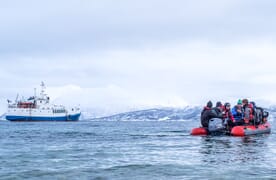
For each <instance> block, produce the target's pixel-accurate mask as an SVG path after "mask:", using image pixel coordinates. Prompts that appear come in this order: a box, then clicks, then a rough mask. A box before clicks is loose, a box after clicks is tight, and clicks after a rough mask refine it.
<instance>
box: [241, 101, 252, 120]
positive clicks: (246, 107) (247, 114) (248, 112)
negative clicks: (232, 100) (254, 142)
mask: <svg viewBox="0 0 276 180" xmlns="http://www.w3.org/2000/svg"><path fill="white" fill-rule="evenodd" d="M242 107H243V112H244V123H245V124H249V123H250V122H252V121H253V120H254V114H253V111H254V110H253V105H252V104H250V103H249V102H248V99H243V100H242Z"/></svg>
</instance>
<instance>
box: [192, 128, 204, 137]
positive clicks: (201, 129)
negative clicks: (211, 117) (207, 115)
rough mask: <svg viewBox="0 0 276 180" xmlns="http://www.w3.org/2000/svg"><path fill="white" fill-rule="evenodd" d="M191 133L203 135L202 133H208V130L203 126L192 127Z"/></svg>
mask: <svg viewBox="0 0 276 180" xmlns="http://www.w3.org/2000/svg"><path fill="white" fill-rule="evenodd" d="M191 135H193V136H204V135H208V131H207V129H206V128H203V127H198V128H193V129H192V131H191Z"/></svg>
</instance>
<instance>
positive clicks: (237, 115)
mask: <svg viewBox="0 0 276 180" xmlns="http://www.w3.org/2000/svg"><path fill="white" fill-rule="evenodd" d="M231 112H232V115H233V117H234V119H235V120H234V125H237V126H239V125H243V124H244V120H243V115H244V112H243V108H242V100H241V99H239V100H238V102H237V105H235V106H234V107H233V108H232V110H231Z"/></svg>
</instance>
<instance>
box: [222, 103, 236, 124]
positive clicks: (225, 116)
mask: <svg viewBox="0 0 276 180" xmlns="http://www.w3.org/2000/svg"><path fill="white" fill-rule="evenodd" d="M222 112H224V113H223V119H231V120H232V121H233V122H234V121H235V119H234V117H233V115H232V113H231V109H226V108H225V106H223V109H222Z"/></svg>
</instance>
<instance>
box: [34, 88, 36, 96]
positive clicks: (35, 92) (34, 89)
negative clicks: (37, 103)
mask: <svg viewBox="0 0 276 180" xmlns="http://www.w3.org/2000/svg"><path fill="white" fill-rule="evenodd" d="M34 98H36V88H34Z"/></svg>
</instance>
